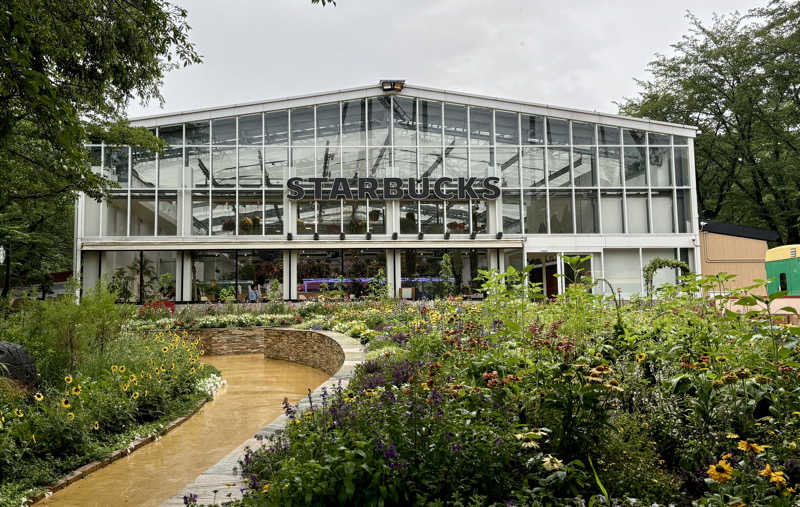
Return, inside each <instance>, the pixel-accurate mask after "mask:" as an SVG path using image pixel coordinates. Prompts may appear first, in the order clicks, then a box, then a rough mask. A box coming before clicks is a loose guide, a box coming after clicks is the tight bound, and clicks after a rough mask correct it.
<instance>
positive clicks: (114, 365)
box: [111, 364, 119, 373]
mask: <svg viewBox="0 0 800 507" xmlns="http://www.w3.org/2000/svg"><path fill="white" fill-rule="evenodd" d="M118 369H119V368H118V367H117V365H116V364H112V365H111V373H117V370H118Z"/></svg>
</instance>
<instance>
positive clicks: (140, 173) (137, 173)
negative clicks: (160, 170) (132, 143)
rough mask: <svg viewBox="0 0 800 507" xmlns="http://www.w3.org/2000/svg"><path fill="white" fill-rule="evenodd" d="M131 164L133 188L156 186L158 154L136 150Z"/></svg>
mask: <svg viewBox="0 0 800 507" xmlns="http://www.w3.org/2000/svg"><path fill="white" fill-rule="evenodd" d="M132 160H133V162H132V163H133V165H132V166H131V187H132V188H154V187H155V186H156V154H155V153H153V152H150V151H142V150H134V152H133V159H132Z"/></svg>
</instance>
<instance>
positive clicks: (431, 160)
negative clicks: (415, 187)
mask: <svg viewBox="0 0 800 507" xmlns="http://www.w3.org/2000/svg"><path fill="white" fill-rule="evenodd" d="M419 164H420V168H419V173H420V177H421V178H441V177H442V176H443V175H444V164H443V161H442V149H441V148H435V147H433V146H430V147H423V148H420V161H419Z"/></svg>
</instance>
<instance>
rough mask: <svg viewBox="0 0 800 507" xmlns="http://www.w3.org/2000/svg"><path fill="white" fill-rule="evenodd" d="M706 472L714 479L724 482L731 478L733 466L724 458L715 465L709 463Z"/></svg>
mask: <svg viewBox="0 0 800 507" xmlns="http://www.w3.org/2000/svg"><path fill="white" fill-rule="evenodd" d="M706 472H707V473H708V476H709V477H711V478H712V479H713V480H714V481H716V482H719V483H723V482H728V481H729V480H731V474H732V473H733V467H732V466H731V465H730V463H728V462H727V461H726V460H724V459H722V460H719V462H717V463H716V464H714V465H709V466H708V470H707V471H706Z"/></svg>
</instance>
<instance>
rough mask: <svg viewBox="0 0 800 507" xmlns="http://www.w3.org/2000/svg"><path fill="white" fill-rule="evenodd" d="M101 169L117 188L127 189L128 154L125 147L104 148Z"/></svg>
mask: <svg viewBox="0 0 800 507" xmlns="http://www.w3.org/2000/svg"><path fill="white" fill-rule="evenodd" d="M104 150H105V160H104V161H103V167H104V170H105V173H106V174H107V175H108V178H109V179H110V180H111V181H114V182H116V183H117V184H118V185H119V188H128V152H129V149H128V147H127V146H122V147H114V146H106V147H105V148H104Z"/></svg>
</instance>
